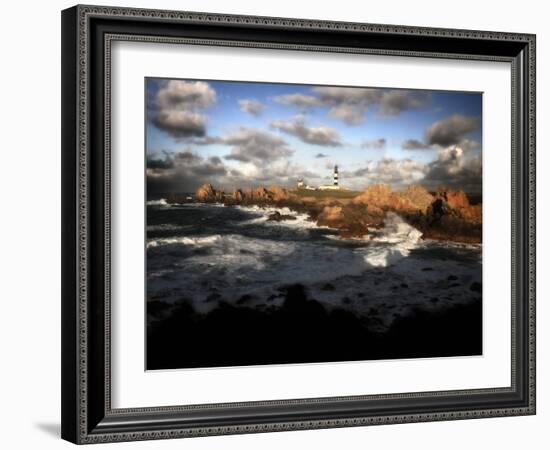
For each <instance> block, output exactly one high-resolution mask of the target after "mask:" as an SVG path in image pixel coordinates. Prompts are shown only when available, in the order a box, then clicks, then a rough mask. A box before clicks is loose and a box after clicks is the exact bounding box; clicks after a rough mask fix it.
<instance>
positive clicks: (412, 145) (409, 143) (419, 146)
mask: <svg viewBox="0 0 550 450" xmlns="http://www.w3.org/2000/svg"><path fill="white" fill-rule="evenodd" d="M401 147H402V148H404V149H405V150H426V149H429V148H431V147H430V145H429V144H426V143H425V142H421V141H419V140H418V139H407V140H406V141H404V142H403V143H402V144H401Z"/></svg>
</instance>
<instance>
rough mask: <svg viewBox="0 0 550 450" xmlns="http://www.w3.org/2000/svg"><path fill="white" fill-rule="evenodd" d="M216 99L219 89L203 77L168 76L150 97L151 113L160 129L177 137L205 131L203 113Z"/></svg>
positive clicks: (198, 134) (199, 134) (150, 115)
mask: <svg viewBox="0 0 550 450" xmlns="http://www.w3.org/2000/svg"><path fill="white" fill-rule="evenodd" d="M215 101H216V91H215V90H214V89H213V88H212V87H211V86H210V85H209V84H208V83H206V82H203V81H185V80H169V81H166V82H164V83H162V85H161V86H160V88H159V90H158V92H157V93H156V95H155V96H153V97H152V98H149V101H148V108H149V111H148V117H149V118H150V120H151V122H152V123H153V124H154V125H155V126H156V127H157V128H159V129H160V130H163V131H165V132H167V133H168V134H170V135H171V136H172V137H175V138H187V137H193V136H197V137H201V136H204V135H205V134H206V117H205V116H204V115H203V114H202V113H201V112H202V111H203V110H204V109H206V108H207V107H208V106H210V105H212V104H213V103H214V102H215Z"/></svg>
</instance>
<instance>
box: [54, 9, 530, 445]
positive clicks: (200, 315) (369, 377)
mask: <svg viewBox="0 0 550 450" xmlns="http://www.w3.org/2000/svg"><path fill="white" fill-rule="evenodd" d="M62 46H63V47H62V84H63V89H62V107H63V117H62V123H63V125H62V177H63V179H62V188H63V189H62V190H63V198H62V204H63V212H62V214H63V217H62V224H63V248H62V259H63V267H62V274H63V280H62V437H63V438H64V439H67V440H69V441H71V442H74V443H78V444H83V443H98V442H110V441H132V440H142V439H166V438H176V437H193V436H206V435H217V434H230V433H251V432H267V431H283V430H298V429H311V428H328V427H345V426H361V425H374V424H389V423H403V422H419V421H437V420H450V419H468V418H484V417H495V416H508V415H527V414H534V413H535V36H534V35H531V34H514V33H507V32H486V31H469V30H450V29H433V28H419V27H405V26H395V25H375V24H364V23H345V22H329V21H313V20H303V19H282V18H270V17H252V16H232V15H216V14H205V13H194V12H179V11H157V10H144V9H128V8H112V7H99V6H97V7H96V6H75V7H73V8H70V9H67V10H65V11H63V12H62Z"/></svg>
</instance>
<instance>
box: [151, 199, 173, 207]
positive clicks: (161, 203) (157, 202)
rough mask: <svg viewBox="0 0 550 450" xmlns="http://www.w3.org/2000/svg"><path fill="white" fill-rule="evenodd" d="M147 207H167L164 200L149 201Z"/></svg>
mask: <svg viewBox="0 0 550 450" xmlns="http://www.w3.org/2000/svg"><path fill="white" fill-rule="evenodd" d="M147 206H169V205H168V202H167V201H166V199H165V198H161V199H159V200H149V201H148V202H147Z"/></svg>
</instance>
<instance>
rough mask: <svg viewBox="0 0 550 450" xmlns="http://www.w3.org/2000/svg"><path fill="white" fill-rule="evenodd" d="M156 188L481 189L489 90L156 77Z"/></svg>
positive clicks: (151, 112) (152, 164) (150, 175)
mask: <svg viewBox="0 0 550 450" xmlns="http://www.w3.org/2000/svg"><path fill="white" fill-rule="evenodd" d="M145 87H146V89H145V91H146V92H145V95H146V113H145V133H146V158H147V169H146V170H147V189H148V192H149V193H169V192H177V193H183V192H193V191H195V190H196V189H197V188H198V187H199V186H200V185H202V184H203V183H206V182H208V183H211V184H212V185H213V186H214V187H215V188H219V187H224V188H225V190H226V191H232V190H233V189H236V188H248V187H255V186H260V185H264V186H270V185H277V186H282V187H292V186H295V185H296V183H297V181H298V180H299V179H303V180H304V181H305V182H306V183H307V184H309V185H311V186H319V185H321V184H327V183H329V184H330V183H331V179H332V170H333V167H334V165H335V164H337V165H338V167H339V175H340V177H339V178H340V185H341V186H342V187H344V188H348V189H353V190H362V189H364V188H366V187H367V186H369V185H372V184H378V183H385V184H388V185H391V186H392V188H393V189H402V188H404V187H406V186H408V185H411V184H417V185H422V186H425V187H426V188H427V189H429V190H435V189H437V188H438V187H440V186H444V187H447V188H451V189H461V190H464V191H466V192H469V193H479V192H481V151H482V149H481V142H482V131H481V123H482V94H481V93H478V92H449V91H426V90H407V89H389V88H372V87H342V86H312V85H298V84H278V83H251V82H233V81H211V80H184V79H160V78H146V80H145Z"/></svg>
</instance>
